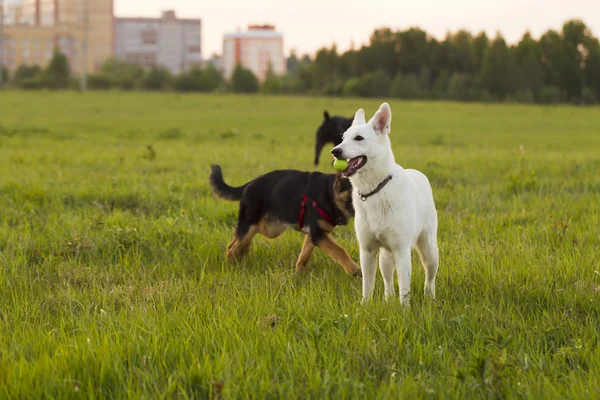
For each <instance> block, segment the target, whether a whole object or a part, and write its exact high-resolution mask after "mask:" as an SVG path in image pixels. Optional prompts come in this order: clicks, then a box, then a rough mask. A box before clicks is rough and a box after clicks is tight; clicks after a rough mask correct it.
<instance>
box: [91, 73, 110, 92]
mask: <svg viewBox="0 0 600 400" xmlns="http://www.w3.org/2000/svg"><path fill="white" fill-rule="evenodd" d="M87 87H88V88H89V89H92V90H108V89H110V88H111V87H112V81H111V79H110V78H109V77H107V76H104V75H102V74H90V75H88V77H87Z"/></svg>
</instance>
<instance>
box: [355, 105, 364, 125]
mask: <svg viewBox="0 0 600 400" xmlns="http://www.w3.org/2000/svg"><path fill="white" fill-rule="evenodd" d="M366 123H367V121H366V120H365V111H364V110H363V109H362V108H359V109H358V111H357V112H356V114H354V119H353V120H352V125H364V124H366Z"/></svg>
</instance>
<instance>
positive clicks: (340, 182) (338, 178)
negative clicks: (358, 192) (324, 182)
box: [334, 171, 352, 193]
mask: <svg viewBox="0 0 600 400" xmlns="http://www.w3.org/2000/svg"><path fill="white" fill-rule="evenodd" d="M334 189H335V190H336V191H337V192H338V193H342V192H346V191H348V190H352V183H351V182H350V179H348V178H346V177H345V176H344V175H342V173H341V172H340V171H336V172H335V182H334Z"/></svg>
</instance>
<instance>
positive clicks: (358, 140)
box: [354, 135, 365, 142]
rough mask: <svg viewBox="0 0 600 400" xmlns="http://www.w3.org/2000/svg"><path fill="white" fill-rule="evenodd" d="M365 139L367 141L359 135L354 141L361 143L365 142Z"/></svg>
mask: <svg viewBox="0 0 600 400" xmlns="http://www.w3.org/2000/svg"><path fill="white" fill-rule="evenodd" d="M364 139H365V138H364V137H362V136H360V135H358V136H356V137H355V138H354V140H356V141H357V142H360V141H361V140H364Z"/></svg>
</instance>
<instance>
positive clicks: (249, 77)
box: [231, 64, 259, 93]
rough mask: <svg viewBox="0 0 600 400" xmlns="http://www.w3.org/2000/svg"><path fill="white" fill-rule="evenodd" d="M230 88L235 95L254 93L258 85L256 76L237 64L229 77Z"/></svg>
mask: <svg viewBox="0 0 600 400" xmlns="http://www.w3.org/2000/svg"><path fill="white" fill-rule="evenodd" d="M231 86H232V87H233V91H234V92H236V93H256V92H258V88H259V84H258V79H257V78H256V76H255V75H254V74H253V73H252V71H250V70H249V69H246V68H244V67H242V65H241V64H237V65H236V67H235V69H234V70H233V75H232V76H231Z"/></svg>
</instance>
